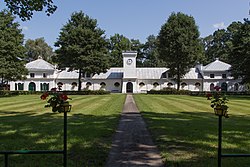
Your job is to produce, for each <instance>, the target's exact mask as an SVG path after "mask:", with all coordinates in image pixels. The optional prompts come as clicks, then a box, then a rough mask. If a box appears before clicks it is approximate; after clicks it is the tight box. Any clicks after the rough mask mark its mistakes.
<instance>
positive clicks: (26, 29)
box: [21, 26, 29, 31]
mask: <svg viewBox="0 0 250 167" xmlns="http://www.w3.org/2000/svg"><path fill="white" fill-rule="evenodd" d="M21 29H22V30H24V31H28V30H29V28H28V27H27V26H22V27H21Z"/></svg>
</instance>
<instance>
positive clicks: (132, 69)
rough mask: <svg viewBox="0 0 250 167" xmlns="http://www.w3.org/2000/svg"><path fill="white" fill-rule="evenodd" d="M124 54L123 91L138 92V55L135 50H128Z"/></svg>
mask: <svg viewBox="0 0 250 167" xmlns="http://www.w3.org/2000/svg"><path fill="white" fill-rule="evenodd" d="M122 56H123V70H124V71H123V86H122V93H134V92H136V90H137V89H136V79H137V77H136V56H137V52H135V51H126V52H123V53H122Z"/></svg>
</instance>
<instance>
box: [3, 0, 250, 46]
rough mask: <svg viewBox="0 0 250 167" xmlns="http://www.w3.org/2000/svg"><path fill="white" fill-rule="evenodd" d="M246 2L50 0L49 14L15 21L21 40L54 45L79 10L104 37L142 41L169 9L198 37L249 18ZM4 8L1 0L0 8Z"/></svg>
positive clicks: (154, 29)
mask: <svg viewBox="0 0 250 167" xmlns="http://www.w3.org/2000/svg"><path fill="white" fill-rule="evenodd" d="M249 3H250V0H54V4H55V5H57V6H58V9H57V11H56V12H55V13H54V14H53V15H51V16H50V17H48V16H46V14H45V13H44V12H39V13H35V14H34V16H33V18H32V19H31V20H30V21H26V22H22V21H21V20H20V19H16V20H17V21H18V22H19V23H20V25H21V28H22V29H23V34H24V35H25V39H36V38H40V37H44V38H45V40H46V42H47V43H48V44H49V45H50V46H52V47H53V48H54V46H53V45H54V42H55V41H56V39H57V38H58V35H59V32H60V29H61V28H62V26H63V25H64V24H66V22H67V21H68V19H69V18H70V16H71V14H72V13H73V12H77V11H80V10H82V11H83V12H84V13H85V14H87V15H89V16H90V17H91V18H93V19H97V23H98V26H99V27H100V28H101V29H103V30H105V34H106V37H107V38H109V37H110V36H112V35H114V34H115V33H119V34H122V35H124V36H125V37H127V38H129V39H139V40H140V41H141V42H143V43H144V42H145V41H146V38H147V37H148V36H149V35H151V34H153V35H158V33H159V31H160V28H161V26H162V25H163V24H164V23H165V22H166V20H167V19H168V17H169V16H170V14H171V13H172V12H182V13H184V14H188V15H191V16H193V17H194V19H195V21H196V24H197V26H198V27H199V31H200V34H201V37H205V36H208V35H210V34H212V33H213V32H214V31H215V30H217V29H221V28H226V27H227V26H228V25H229V24H230V23H232V22H233V21H241V22H242V21H243V18H249V16H250V15H249V10H250V6H249ZM4 7H5V4H4V2H3V0H1V1H0V8H1V9H3V8H4Z"/></svg>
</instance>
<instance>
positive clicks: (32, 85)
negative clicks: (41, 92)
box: [29, 82, 36, 91]
mask: <svg viewBox="0 0 250 167" xmlns="http://www.w3.org/2000/svg"><path fill="white" fill-rule="evenodd" d="M29 91H36V84H35V83H34V82H30V83H29Z"/></svg>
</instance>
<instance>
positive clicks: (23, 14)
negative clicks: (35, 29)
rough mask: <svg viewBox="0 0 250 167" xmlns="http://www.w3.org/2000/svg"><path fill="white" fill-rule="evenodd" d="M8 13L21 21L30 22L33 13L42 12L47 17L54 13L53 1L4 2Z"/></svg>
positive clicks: (19, 0)
mask: <svg viewBox="0 0 250 167" xmlns="http://www.w3.org/2000/svg"><path fill="white" fill-rule="evenodd" d="M4 2H5V3H6V6H7V7H8V8H9V10H10V12H11V13H13V14H15V15H18V16H19V17H20V18H21V19H22V20H23V21H25V20H30V19H31V18H32V15H33V12H34V11H42V10H43V9H44V8H45V9H46V10H45V13H46V14H47V15H48V16H49V15H50V14H53V13H54V12H55V11H56V8H57V7H56V6H55V5H54V4H53V0H27V1H25V0H4Z"/></svg>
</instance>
